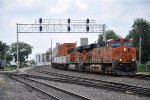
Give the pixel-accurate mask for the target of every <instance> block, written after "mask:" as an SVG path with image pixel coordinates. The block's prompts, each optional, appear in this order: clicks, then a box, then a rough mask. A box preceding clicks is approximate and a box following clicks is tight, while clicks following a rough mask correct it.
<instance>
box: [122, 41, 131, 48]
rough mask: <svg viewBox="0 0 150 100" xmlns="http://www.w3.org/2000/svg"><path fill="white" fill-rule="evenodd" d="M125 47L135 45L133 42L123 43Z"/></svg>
mask: <svg viewBox="0 0 150 100" xmlns="http://www.w3.org/2000/svg"><path fill="white" fill-rule="evenodd" d="M123 46H129V47H133V43H132V42H123Z"/></svg>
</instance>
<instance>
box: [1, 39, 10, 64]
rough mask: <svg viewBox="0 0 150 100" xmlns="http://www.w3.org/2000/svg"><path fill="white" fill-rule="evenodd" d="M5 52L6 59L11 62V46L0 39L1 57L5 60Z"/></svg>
mask: <svg viewBox="0 0 150 100" xmlns="http://www.w3.org/2000/svg"><path fill="white" fill-rule="evenodd" d="M5 53H6V61H7V63H9V62H10V61H12V59H13V56H12V55H11V52H10V47H9V46H8V45H7V44H6V43H3V42H2V41H0V59H3V60H5Z"/></svg>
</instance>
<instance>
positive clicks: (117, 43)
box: [111, 42, 121, 48]
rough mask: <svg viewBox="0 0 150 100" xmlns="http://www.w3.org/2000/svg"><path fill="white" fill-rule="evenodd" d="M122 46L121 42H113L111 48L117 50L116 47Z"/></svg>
mask: <svg viewBox="0 0 150 100" xmlns="http://www.w3.org/2000/svg"><path fill="white" fill-rule="evenodd" d="M120 46H121V42H112V43H111V47H113V48H115V47H120Z"/></svg>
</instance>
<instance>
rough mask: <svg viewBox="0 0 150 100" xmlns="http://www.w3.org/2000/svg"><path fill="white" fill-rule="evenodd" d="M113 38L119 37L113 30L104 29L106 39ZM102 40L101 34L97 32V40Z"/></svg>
mask: <svg viewBox="0 0 150 100" xmlns="http://www.w3.org/2000/svg"><path fill="white" fill-rule="evenodd" d="M114 38H120V36H119V35H118V34H116V33H115V32H114V31H113V30H108V31H106V40H108V39H114ZM101 41H103V34H99V37H98V42H101Z"/></svg>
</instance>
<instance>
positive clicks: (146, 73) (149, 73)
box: [138, 72, 150, 75]
mask: <svg viewBox="0 0 150 100" xmlns="http://www.w3.org/2000/svg"><path fill="white" fill-rule="evenodd" d="M138 74H143V75H150V72H138Z"/></svg>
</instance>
